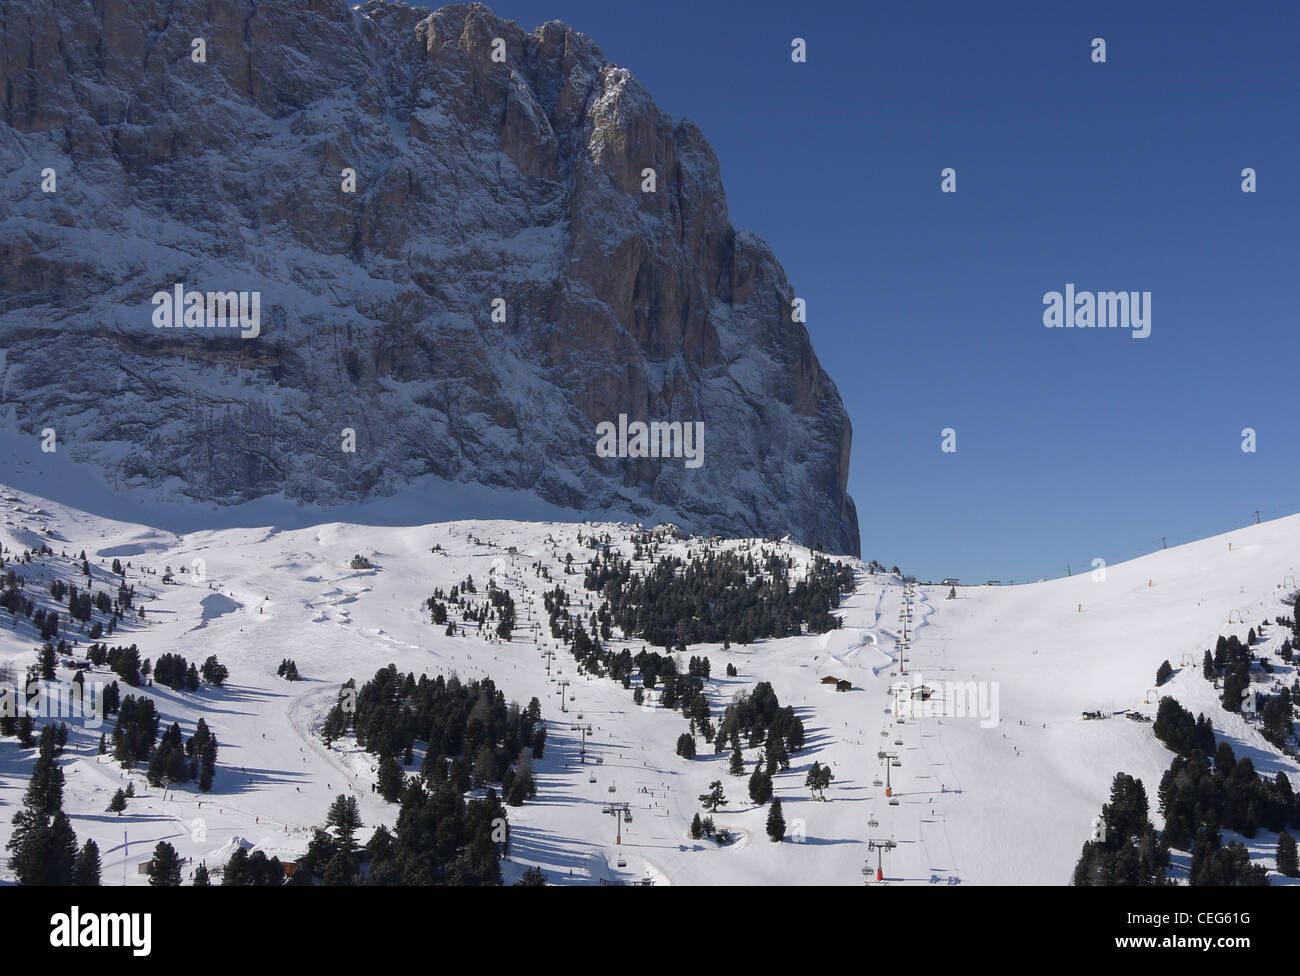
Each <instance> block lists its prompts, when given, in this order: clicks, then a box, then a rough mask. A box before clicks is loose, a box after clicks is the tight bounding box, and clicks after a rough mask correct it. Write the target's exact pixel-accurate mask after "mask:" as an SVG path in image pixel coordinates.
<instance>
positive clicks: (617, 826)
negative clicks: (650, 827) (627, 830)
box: [601, 801, 632, 847]
mask: <svg viewBox="0 0 1300 976" xmlns="http://www.w3.org/2000/svg"><path fill="white" fill-rule="evenodd" d="M601 813H607V814H609V815H610V816H611V817H613V818H614V844H615V845H616V846H620V847H621V846H622V844H623V824H625V823H631V822H632V804H630V803H615V802H612V801H611V802H609V803H606V804H605V806H604V808H603V809H602V810H601Z"/></svg>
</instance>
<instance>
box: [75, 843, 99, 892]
mask: <svg viewBox="0 0 1300 976" xmlns="http://www.w3.org/2000/svg"><path fill="white" fill-rule="evenodd" d="M72 883H73V884H75V885H80V886H81V887H83V888H86V887H95V886H97V885H98V884H99V845H98V844H96V843H95V842H94V841H93V840H88V841H86V843H84V844H82V845H81V850H80V852H78V854H77V860H76V863H75V864H74V865H73V867H72Z"/></svg>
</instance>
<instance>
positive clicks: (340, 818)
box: [325, 793, 365, 855]
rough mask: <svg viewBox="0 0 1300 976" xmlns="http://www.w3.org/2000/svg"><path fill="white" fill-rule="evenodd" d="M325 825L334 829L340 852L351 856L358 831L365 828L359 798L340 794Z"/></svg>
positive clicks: (330, 809)
mask: <svg viewBox="0 0 1300 976" xmlns="http://www.w3.org/2000/svg"><path fill="white" fill-rule="evenodd" d="M325 823H326V825H327V826H330V827H333V828H334V835H335V836H336V837H337V838H338V842H339V849H340V851H341V852H342V853H344V854H349V855H350V854H351V853H352V850H353V849H354V848H355V846H356V837H357V831H358V830H360V829H361V828H362V827H363V826H365V825H364V824H362V822H361V814H360V812H359V811H358V808H357V798H356V797H354V796H345V795H344V794H342V793H340V794H339V795H338V796H337V797H336V798H335V799H334V802H333V803H331V804H330V808H329V812H328V813H327V814H326V815H325Z"/></svg>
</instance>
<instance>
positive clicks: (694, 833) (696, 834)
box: [691, 810, 704, 840]
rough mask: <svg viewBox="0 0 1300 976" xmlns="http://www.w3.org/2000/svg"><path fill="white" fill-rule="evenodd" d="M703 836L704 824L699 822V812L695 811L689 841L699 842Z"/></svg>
mask: <svg viewBox="0 0 1300 976" xmlns="http://www.w3.org/2000/svg"><path fill="white" fill-rule="evenodd" d="M703 836H704V823H703V822H702V821H701V820H700V813H699V811H698V810H697V811H695V816H694V818H692V820H691V839H692V840H699V839H700V838H701V837H703Z"/></svg>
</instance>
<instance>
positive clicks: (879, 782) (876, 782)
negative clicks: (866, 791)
mask: <svg viewBox="0 0 1300 976" xmlns="http://www.w3.org/2000/svg"><path fill="white" fill-rule="evenodd" d="M871 785H872V786H884V785H885V781H884V780H883V779H881V778H880V777H879V776H877V777H876V778H875V779H873V780H872V781H871Z"/></svg>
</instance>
